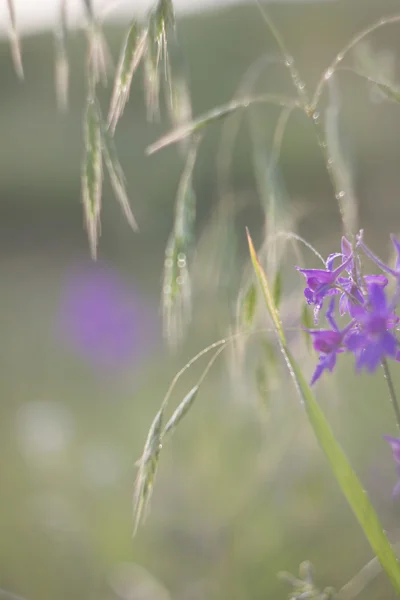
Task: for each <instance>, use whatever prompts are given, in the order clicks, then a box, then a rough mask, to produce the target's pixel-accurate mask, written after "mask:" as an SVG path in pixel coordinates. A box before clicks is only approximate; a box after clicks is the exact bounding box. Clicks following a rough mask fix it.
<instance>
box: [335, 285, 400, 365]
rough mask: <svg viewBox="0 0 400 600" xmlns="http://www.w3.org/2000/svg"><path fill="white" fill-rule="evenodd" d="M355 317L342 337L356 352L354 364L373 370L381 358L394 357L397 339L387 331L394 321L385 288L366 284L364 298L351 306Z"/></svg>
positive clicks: (395, 318)
mask: <svg viewBox="0 0 400 600" xmlns="http://www.w3.org/2000/svg"><path fill="white" fill-rule="evenodd" d="M352 313H353V316H354V318H355V320H356V321H357V331H355V332H353V333H352V334H350V335H349V336H348V338H347V340H346V346H347V348H348V349H349V350H350V351H351V352H353V353H354V354H355V356H356V366H357V369H358V370H360V369H362V368H364V367H365V368H366V369H367V371H369V372H372V371H374V370H375V369H376V368H377V367H378V366H379V364H380V363H381V362H382V360H383V359H384V358H385V357H386V356H389V357H391V358H396V355H397V350H398V342H397V339H396V337H395V336H394V335H393V334H392V333H391V332H390V331H389V329H392V328H393V327H394V325H395V324H396V323H397V320H398V318H397V317H396V316H395V315H394V313H393V306H392V304H388V303H387V300H386V296H385V292H384V290H383V288H382V286H381V285H380V284H378V283H372V284H371V285H370V286H369V287H368V297H367V302H366V303H365V304H364V305H363V306H358V305H355V306H353V310H352Z"/></svg>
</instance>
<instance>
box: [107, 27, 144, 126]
mask: <svg viewBox="0 0 400 600" xmlns="http://www.w3.org/2000/svg"><path fill="white" fill-rule="evenodd" d="M147 43H148V30H147V29H143V28H142V27H141V26H140V25H139V23H138V22H137V21H136V20H135V19H134V20H133V21H132V22H131V24H130V27H129V29H128V32H127V34H126V37H125V40H124V43H123V45H122V49H121V53H120V57H119V61H118V66H117V72H116V75H115V80H114V87H113V92H112V96H111V102H110V109H109V113H108V127H109V129H110V131H111V133H114V131H115V128H116V126H117V123H118V121H119V119H120V118H121V116H122V113H123V112H124V109H125V106H126V103H127V102H128V99H129V92H130V89H131V84H132V78H133V75H134V73H135V71H136V69H137V68H138V66H139V64H140V61H141V60H142V58H143V55H144V53H145V52H146V46H147Z"/></svg>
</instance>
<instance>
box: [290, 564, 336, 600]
mask: <svg viewBox="0 0 400 600" xmlns="http://www.w3.org/2000/svg"><path fill="white" fill-rule="evenodd" d="M278 577H279V579H281V580H282V581H284V582H285V583H287V584H289V585H290V586H291V587H292V588H293V589H292V591H291V592H290V593H289V599H290V600H306V599H308V600H334V598H336V591H335V590H334V588H332V587H327V588H325V589H324V590H320V589H319V588H318V587H317V586H316V584H315V582H314V569H313V566H312V564H311V563H310V562H309V561H304V562H302V563H301V565H300V567H299V577H295V576H294V575H292V574H291V573H288V572H286V571H282V572H281V573H278Z"/></svg>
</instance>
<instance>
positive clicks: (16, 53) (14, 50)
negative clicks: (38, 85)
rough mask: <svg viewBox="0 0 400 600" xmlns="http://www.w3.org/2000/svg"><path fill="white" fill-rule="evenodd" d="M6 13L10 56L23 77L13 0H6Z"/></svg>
mask: <svg viewBox="0 0 400 600" xmlns="http://www.w3.org/2000/svg"><path fill="white" fill-rule="evenodd" d="M7 6H8V14H9V15H10V46H11V56H12V59H13V63H14V69H15V72H16V74H17V75H18V77H19V78H20V79H23V78H24V68H23V65H22V52H21V42H20V38H19V35H18V29H17V17H16V14H15V5H14V0H7Z"/></svg>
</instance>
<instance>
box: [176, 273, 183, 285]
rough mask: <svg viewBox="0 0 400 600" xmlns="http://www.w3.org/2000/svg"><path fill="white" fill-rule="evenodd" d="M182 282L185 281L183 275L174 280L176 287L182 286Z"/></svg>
mask: <svg viewBox="0 0 400 600" xmlns="http://www.w3.org/2000/svg"><path fill="white" fill-rule="evenodd" d="M184 280H185V278H184V277H183V275H179V277H177V278H176V283H177V284H178V285H182V284H183V282H184Z"/></svg>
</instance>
